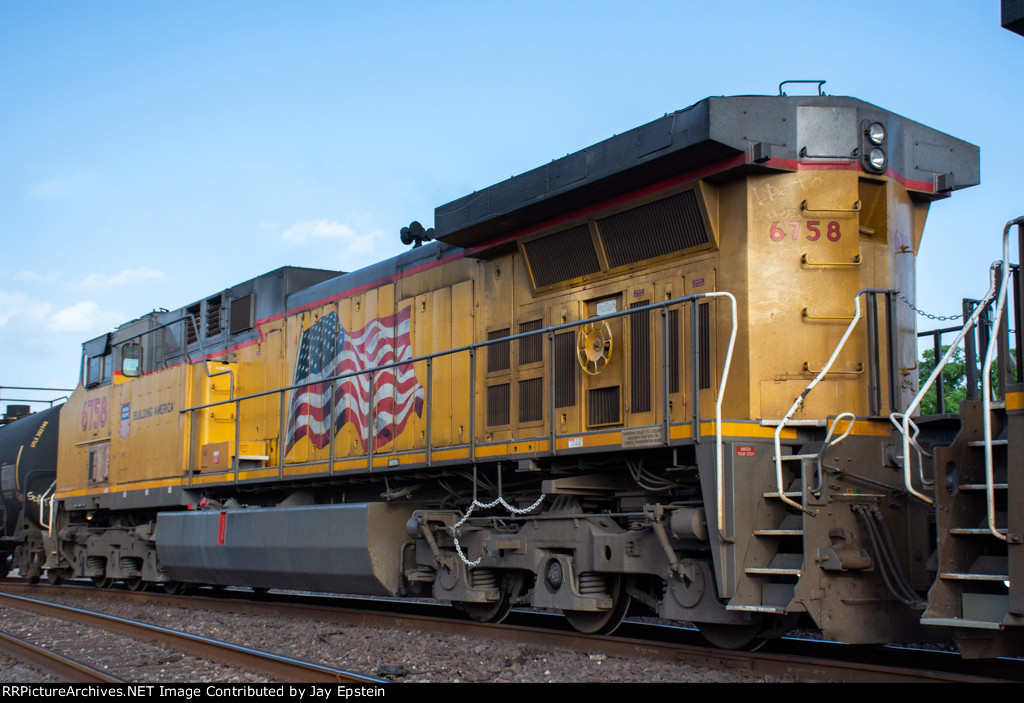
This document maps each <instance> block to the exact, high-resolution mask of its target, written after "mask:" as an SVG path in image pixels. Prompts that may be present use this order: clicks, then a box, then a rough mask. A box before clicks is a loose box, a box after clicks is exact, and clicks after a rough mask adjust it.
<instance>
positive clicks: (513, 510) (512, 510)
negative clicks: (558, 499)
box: [448, 493, 547, 568]
mask: <svg viewBox="0 0 1024 703" xmlns="http://www.w3.org/2000/svg"><path fill="white" fill-rule="evenodd" d="M546 497H547V494H546V493H541V494H540V498H538V499H537V501H536V502H535V503H534V504H533V505H531V506H530V507H529V508H515V507H513V506H511V505H509V504H508V503H506V502H505V499H504V498H502V497H501V496H498V497H497V498H496V499H494V500H492V501H491V502H490V503H481V502H480V501H478V500H475V499H474V500H473V503H472V505H470V506H469V510H467V511H466V514H465V515H463V516H462V519H461V520H459V521H458V522H457V523H455V524H454V525H452V526H451V527H449V528H448V531H449V532H450V533H451V535H452V538H453V539H454V540H455V551H457V552H458V553H459V558H460V559H462V563H463V564H465V565H466V566H468V567H470V568H473V567H474V566H476V565H477V564H479V563H480V562H481V561H483V558H484V555H483V554H481V555H480V557H479V558H478V559H477V560H476V561H469V560H468V559H466V555H465V554H463V553H462V545H460V544H459V538H458V536H457V533H458V531H459V528H460V527H462V523H464V522H465V521H466V520H468V519H469V516H470V514H471V513H472V512H473V510H474V509H475V508H482V509H484V510H487V509H488V508H493V507H494V506H495V505H502V506H504V507H505V508H506V509H507V510H508V511H509V512H510V513H512V514H513V515H525V514H526V513H529V512H532V511H533V510H535V509H536V507H537V506H538V505H540V504H541V501H543V500H544V499H545V498H546Z"/></svg>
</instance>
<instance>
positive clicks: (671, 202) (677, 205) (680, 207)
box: [597, 190, 708, 268]
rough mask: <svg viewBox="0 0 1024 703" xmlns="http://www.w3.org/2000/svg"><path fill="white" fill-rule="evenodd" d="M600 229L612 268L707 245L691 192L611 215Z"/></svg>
mask: <svg viewBox="0 0 1024 703" xmlns="http://www.w3.org/2000/svg"><path fill="white" fill-rule="evenodd" d="M597 225H598V230H599V231H600V233H601V241H602V243H603V244H604V250H605V253H606V254H607V256H608V266H609V267H611V268H616V267H618V266H625V265H626V264H633V263H636V262H637V261H643V260H644V259H651V258H654V257H655V256H661V255H662V254H671V253H672V252H675V251H681V250H683V249H689V248H691V247H696V246H700V245H702V244H707V243H708V232H707V229H706V228H705V227H704V218H703V217H701V212H700V205H699V204H698V202H697V195H696V193H695V192H694V191H692V190H687V191H684V192H682V193H679V194H678V195H673V196H671V197H669V198H664V199H663V200H656V201H654V202H653V203H648V204H646V205H641V206H640V207H635V208H633V209H631V210H626V211H625V212H620V213H616V214H614V215H609V216H608V217H605V218H602V219H600V220H598V221H597Z"/></svg>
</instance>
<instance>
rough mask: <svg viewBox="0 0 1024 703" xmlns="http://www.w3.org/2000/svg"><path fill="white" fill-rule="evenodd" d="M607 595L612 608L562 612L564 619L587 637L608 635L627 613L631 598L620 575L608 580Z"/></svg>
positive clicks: (623, 578)
mask: <svg viewBox="0 0 1024 703" xmlns="http://www.w3.org/2000/svg"><path fill="white" fill-rule="evenodd" d="M607 583H608V593H609V594H610V595H611V597H612V607H611V608H610V609H608V610H599V611H596V612H592V611H589V610H566V611H563V612H564V614H565V619H566V620H568V621H569V624H570V625H572V627H573V629H574V630H576V631H577V632H582V633H584V634H587V635H610V634H611V633H613V632H615V630H616V629H617V628H618V627H619V625H621V624H622V619H623V618H624V617H626V613H627V612H628V611H629V604H630V602H632V600H633V599H632V598H631V597H630V595H629V594H628V593H627V592H626V579H625V577H623V576H622V575H621V574H617V575H616V576H614V578H609V580H608V582H607Z"/></svg>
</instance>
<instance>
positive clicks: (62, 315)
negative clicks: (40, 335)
mask: <svg viewBox="0 0 1024 703" xmlns="http://www.w3.org/2000/svg"><path fill="white" fill-rule="evenodd" d="M124 319H125V316H124V315H123V314H122V313H119V312H107V311H103V310H100V306H99V305H97V304H96V303H94V302H93V301H91V300H83V301H81V302H78V303H75V304H74V305H70V306H68V307H66V308H63V309H61V310H58V311H57V312H55V313H53V315H51V316H50V318H49V319H48V320H47V321H46V327H47V329H49V330H50V331H51V332H89V331H104V330H111V329H113V328H114V327H115V326H117V325H118V323H120V322H122V321H124Z"/></svg>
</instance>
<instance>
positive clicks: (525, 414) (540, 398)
mask: <svg viewBox="0 0 1024 703" xmlns="http://www.w3.org/2000/svg"><path fill="white" fill-rule="evenodd" d="M543 419H544V379H543V378H530V379H527V380H525V381H520V382H519V422H539V421H540V420H543Z"/></svg>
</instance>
